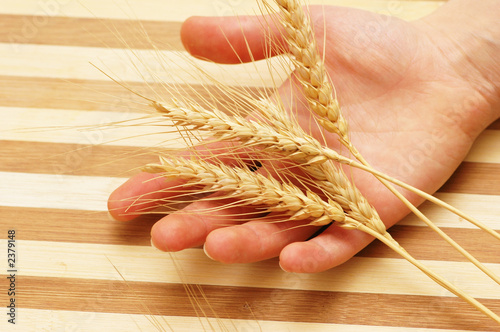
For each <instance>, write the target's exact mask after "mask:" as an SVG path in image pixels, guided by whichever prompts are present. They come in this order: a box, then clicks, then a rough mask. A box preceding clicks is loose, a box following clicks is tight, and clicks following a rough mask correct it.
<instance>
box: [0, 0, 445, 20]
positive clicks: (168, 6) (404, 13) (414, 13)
mask: <svg viewBox="0 0 500 332" xmlns="http://www.w3.org/2000/svg"><path fill="white" fill-rule="evenodd" d="M308 2H309V3H311V4H327V5H336V6H348V7H354V8H362V9H365V10H371V11H374V12H380V13H384V14H388V15H389V14H390V15H393V16H398V17H401V18H405V19H409V20H411V19H416V18H419V17H422V16H424V15H426V14H429V13H431V12H433V11H434V10H435V9H436V8H438V7H439V6H441V5H442V4H443V3H444V1H438V0H431V1H400V2H398V3H397V4H393V3H392V4H391V3H388V1H385V0H371V1H369V2H367V1H363V0H312V1H308ZM83 3H84V4H85V7H86V8H84V7H83V6H81V4H80V2H77V1H69V0H54V1H49V0H24V1H22V2H21V1H19V2H9V3H8V4H6V5H5V6H3V8H2V12H3V13H8V14H17V15H47V14H48V15H49V16H69V17H99V18H113V19H148V20H163V21H184V20H185V19H186V18H188V17H189V16H193V15H199V16H228V15H245V14H253V13H256V12H259V9H258V6H257V4H256V3H255V2H254V1H242V0H236V1H232V2H229V3H228V2H226V1H219V0H216V1H211V2H209V1H205V0H190V1H189V11H186V10H185V8H183V7H182V6H179V7H177V6H172V3H171V2H169V1H162V0H143V1H141V0H115V1H113V2H112V3H109V4H107V5H104V4H103V3H102V2H101V1H99V0H85V1H84V2H83ZM50 4H52V6H51V5H50Z"/></svg>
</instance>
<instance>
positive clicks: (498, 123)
mask: <svg viewBox="0 0 500 332" xmlns="http://www.w3.org/2000/svg"><path fill="white" fill-rule="evenodd" d="M488 129H491V130H500V119H498V120H496V121H495V122H493V123H492V124H491V125H490V126H489V127H488Z"/></svg>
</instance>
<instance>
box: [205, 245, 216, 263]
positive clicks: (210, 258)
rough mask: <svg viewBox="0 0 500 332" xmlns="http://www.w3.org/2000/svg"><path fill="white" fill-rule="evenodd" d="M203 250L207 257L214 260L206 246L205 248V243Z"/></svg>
mask: <svg viewBox="0 0 500 332" xmlns="http://www.w3.org/2000/svg"><path fill="white" fill-rule="evenodd" d="M203 252H205V255H207V257H208V258H210V259H211V260H213V261H214V260H215V259H213V258H212V256H210V255H209V254H208V252H207V248H205V245H203Z"/></svg>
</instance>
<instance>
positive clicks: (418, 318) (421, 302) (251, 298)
mask: <svg viewBox="0 0 500 332" xmlns="http://www.w3.org/2000/svg"><path fill="white" fill-rule="evenodd" d="M24 287H25V289H26V290H27V291H29V293H30V294H32V296H31V297H30V296H27V295H21V296H19V298H18V299H19V303H23V304H24V306H25V307H27V308H30V309H39V308H40V309H42V308H43V309H48V310H75V311H80V312H94V311H98V312H105V313H124V314H154V315H168V316H194V315H195V312H194V311H193V309H192V307H191V303H190V302H189V301H188V300H187V299H186V296H185V290H184V289H183V287H182V286H180V285H168V284H152V283H138V282H128V283H127V284H125V283H124V282H122V281H116V282H109V281H101V280H88V279H61V278H31V277H24ZM203 291H204V293H205V295H206V297H207V298H208V299H210V305H211V308H207V307H206V305H204V304H202V307H203V308H204V309H205V310H206V312H207V315H208V316H209V317H211V316H213V313H212V311H211V310H213V312H216V313H221V314H220V317H222V318H229V319H233V318H236V319H238V318H239V319H247V320H252V321H253V320H255V319H258V320H266V321H273V320H274V321H276V320H278V321H281V320H285V321H289V322H304V323H333V324H353V325H368V326H370V325H382V326H384V325H392V326H395V327H397V326H403V327H414V328H422V327H428V328H443V327H448V328H452V329H453V328H455V329H459V328H461V327H463V326H464V324H465V323H467V326H472V327H473V328H477V329H479V330H490V329H491V328H494V325H493V323H491V322H489V321H488V320H486V319H485V318H483V317H481V316H480V314H479V313H477V312H475V311H474V310H473V309H469V308H467V306H466V305H464V304H463V303H462V302H459V301H458V300H457V299H454V298H436V297H429V296H405V297H400V296H396V295H381V294H355V293H340V292H305V291H302V290H283V289H274V290H272V289H265V288H264V289H263V288H246V287H213V286H203ZM25 294H26V293H25ZM47 299H51V300H50V301H47ZM304 299H312V301H311V302H310V303H309V302H307V303H306V302H303V300H304ZM292 302H293V305H291V306H289V305H288V304H289V303H292ZM484 302H485V303H487V304H488V305H490V306H492V307H493V308H496V309H498V303H496V302H495V301H491V300H484ZM353 303H363V305H362V306H358V307H356V306H353V305H352V304H353ZM457 311H459V312H460V313H461V315H460V316H457V315H453V314H450V312H457ZM84 317H85V318H87V319H89V320H90V317H89V316H84ZM306 326H307V325H306ZM323 328H324V329H330V328H331V326H326V325H323ZM167 330H168V329H167ZM243 331H244V330H243ZM264 331H265V330H264Z"/></svg>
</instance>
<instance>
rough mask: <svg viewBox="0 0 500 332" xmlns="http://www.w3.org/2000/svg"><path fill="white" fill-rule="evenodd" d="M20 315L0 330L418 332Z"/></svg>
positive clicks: (122, 316)
mask: <svg viewBox="0 0 500 332" xmlns="http://www.w3.org/2000/svg"><path fill="white" fill-rule="evenodd" d="M22 312H23V315H25V316H27V317H30V318H31V319H30V320H25V321H22V322H21V324H19V325H18V326H17V327H14V328H13V327H12V326H8V325H7V324H6V323H5V321H0V328H11V329H12V331H18V330H20V329H24V331H28V330H29V331H35V330H36V331H50V330H51V329H53V327H54V326H56V327H61V328H64V327H66V326H71V327H72V328H81V329H87V330H88V329H89V328H92V329H93V330H94V331H97V330H100V331H108V332H115V331H116V332H136V331H137V330H138V329H139V328H140V331H142V332H157V331H158V330H159V329H158V327H157V325H158V324H159V325H161V326H162V327H163V330H161V331H174V332H206V331H207V330H208V331H210V327H209V326H210V325H212V326H219V325H222V326H224V327H225V328H226V329H227V330H228V331H233V329H234V330H237V331H243V332H250V331H259V330H262V331H288V332H303V331H308V332H321V331H325V329H326V328H329V329H334V330H335V331H337V332H358V331H359V332H417V331H419V330H420V329H419V328H411V327H402V326H398V327H393V326H370V325H368V326H367V325H342V324H329V325H326V324H321V323H300V322H293V323H292V322H278V321H263V320H250V319H249V320H242V319H231V320H229V319H223V318H219V319H215V318H208V319H205V318H203V319H202V320H201V322H200V320H199V319H198V318H195V317H181V316H150V315H147V314H145V315H140V314H118V313H100V312H85V311H65V310H41V309H27V308H23V309H22ZM426 331H428V332H463V331H465V330H449V329H446V330H443V329H427V330H426Z"/></svg>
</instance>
